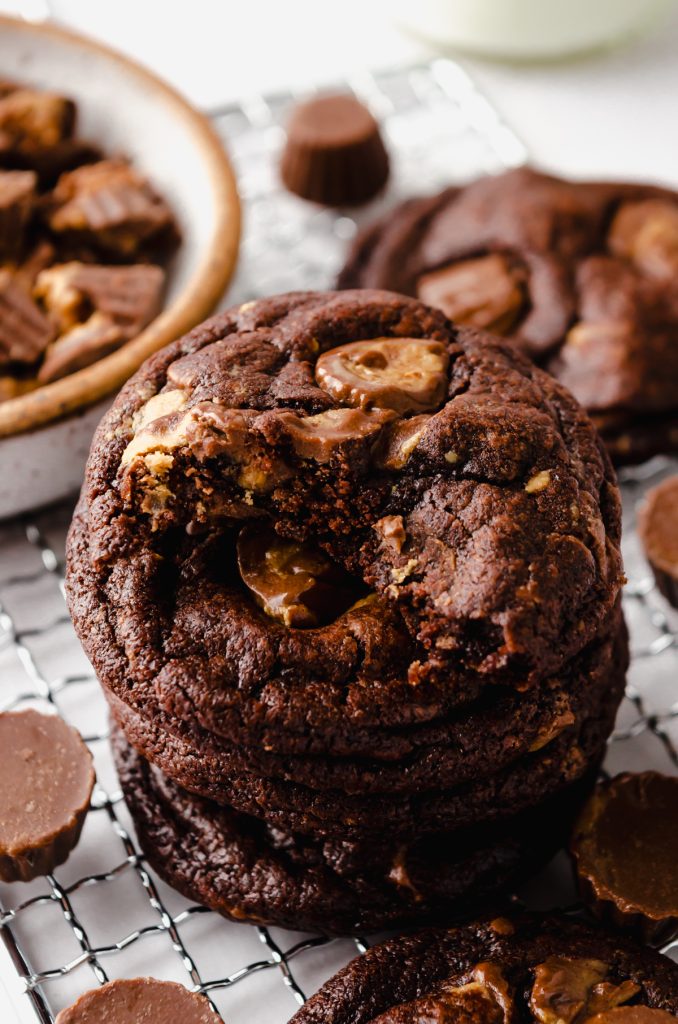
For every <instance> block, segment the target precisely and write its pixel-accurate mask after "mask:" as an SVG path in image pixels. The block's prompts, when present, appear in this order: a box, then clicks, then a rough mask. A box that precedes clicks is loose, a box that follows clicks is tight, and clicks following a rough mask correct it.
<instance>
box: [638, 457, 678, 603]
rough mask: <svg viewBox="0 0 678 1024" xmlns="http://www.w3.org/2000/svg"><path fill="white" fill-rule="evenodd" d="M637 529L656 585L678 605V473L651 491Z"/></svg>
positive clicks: (668, 598)
mask: <svg viewBox="0 0 678 1024" xmlns="http://www.w3.org/2000/svg"><path fill="white" fill-rule="evenodd" d="M638 532H639V533H640V539H641V541H642V543H643V547H644V548H645V554H646V555H647V560H648V562H649V563H650V565H651V566H652V571H653V573H654V578H655V580H656V581H657V587H658V588H659V590H660V591H661V593H662V594H663V595H664V597H665V598H666V600H667V601H670V602H671V604H672V605H673V606H674V608H678V474H676V475H675V476H670V477H668V478H667V479H666V480H663V481H662V482H661V483H660V484H658V485H657V487H653V488H652V490H650V491H648V494H647V497H646V499H645V503H644V505H643V507H642V509H641V511H640V516H639V519H638Z"/></svg>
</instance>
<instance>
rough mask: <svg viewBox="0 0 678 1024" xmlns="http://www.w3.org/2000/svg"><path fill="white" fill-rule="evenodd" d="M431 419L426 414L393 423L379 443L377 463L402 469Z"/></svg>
mask: <svg viewBox="0 0 678 1024" xmlns="http://www.w3.org/2000/svg"><path fill="white" fill-rule="evenodd" d="M430 419H431V417H430V416H427V415H425V414H424V415H421V416H411V417H410V419H408V420H398V421H397V422H396V423H393V424H392V425H391V426H390V427H389V428H388V430H386V431H384V436H383V438H382V440H381V441H380V443H379V447H378V450H377V452H376V455H375V460H374V461H375V463H376V465H377V466H379V467H380V468H381V469H394V470H395V469H402V468H403V466H405V465H406V463H407V461H408V459H409V458H410V456H411V455H412V452H413V451H414V449H415V448H416V447H417V445H418V444H419V442H420V441H421V439H422V437H423V436H424V432H425V431H426V425H427V423H428V422H429V420H430ZM448 461H449V462H452V459H448ZM454 461H455V462H456V461H457V459H456V458H455V459H454Z"/></svg>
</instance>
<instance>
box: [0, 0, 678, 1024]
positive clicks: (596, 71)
mask: <svg viewBox="0 0 678 1024" xmlns="http://www.w3.org/2000/svg"><path fill="white" fill-rule="evenodd" d="M43 2H44V0H25V2H24V3H23V4H22V3H21V2H20V0H16V2H15V3H12V2H8V0H5V2H3V0H0V10H7V11H16V10H17V9H21V8H22V7H23V10H24V11H25V10H26V9H27V7H28V5H29V3H30V5H32V7H33V9H34V11H36V12H39V11H40V9H41V7H42V5H43ZM415 2H416V0H415ZM498 2H501V0H498ZM593 2H595V0H593ZM45 6H49V9H50V11H51V13H52V15H53V16H54V17H55V18H56V19H57V20H60V21H62V22H63V23H64V24H66V25H70V26H72V27H74V28H77V29H80V30H82V31H85V32H87V33H89V34H90V35H92V36H95V37H98V38H100V39H102V40H105V41H106V42H108V43H109V44H111V45H113V46H116V47H117V48H119V49H121V50H123V51H125V52H127V53H129V54H130V55H133V56H134V57H136V58H137V59H140V60H141V61H143V62H144V63H146V64H147V65H149V66H150V67H152V68H153V69H154V70H156V71H157V72H159V73H160V74H162V75H163V76H164V77H165V78H167V79H168V80H169V81H171V82H172V83H173V84H175V85H176V86H178V87H179V88H180V89H181V90H182V91H183V92H184V93H185V94H186V95H187V96H188V97H189V98H190V99H192V100H193V101H194V102H195V103H197V104H198V105H199V106H202V107H206V108H209V107H213V106H217V105H219V104H221V103H224V102H227V101H228V100H230V99H234V98H236V97H241V96H243V95H247V94H252V93H256V92H265V91H268V90H275V89H276V88H279V87H286V86H289V85H295V86H298V87H299V89H300V90H303V88H304V87H305V86H307V85H309V84H311V83H316V82H323V81H331V80H332V79H333V78H335V79H336V78H339V77H342V76H345V75H346V74H348V73H351V72H355V71H359V70H361V69H364V68H370V67H385V66H391V65H397V64H405V63H412V62H415V61H418V60H425V59H426V58H427V57H430V56H434V55H435V54H436V53H437V52H439V51H436V50H435V49H433V48H432V47H431V46H429V45H427V44H425V43H424V42H422V41H419V40H416V39H414V38H413V37H411V36H409V35H407V34H405V33H403V32H401V31H400V30H398V28H397V27H396V26H395V25H394V24H393V22H392V19H391V17H390V14H389V7H390V4H389V0H343V2H342V3H341V4H332V5H330V4H326V3H323V2H322V0H320V2H319V0H286V2H284V3H282V2H279V0H248V2H246V3H240V2H238V3H236V2H234V0H223V2H221V3H217V2H216V0H191V2H190V3H187V2H178V0H170V2H169V3H167V2H166V0H116V2H115V3H103V2H101V0H98V2H95V3H92V2H91V0H52V2H51V3H49V4H48V5H47V4H45ZM461 59H462V63H463V64H464V65H465V67H466V68H467V70H468V71H469V72H470V73H471V74H472V75H473V76H474V77H475V79H476V81H477V82H478V83H479V84H480V85H481V87H483V88H484V90H485V91H486V93H487V95H488V96H489V97H490V99H491V100H492V101H493V102H494V103H495V105H496V106H497V107H498V108H499V109H500V110H501V112H502V113H503V114H504V115H505V117H506V119H507V121H508V122H509V123H510V124H511V125H512V127H513V128H514V129H515V130H516V132H517V133H518V134H519V135H520V137H521V138H522V140H523V141H524V142H525V144H526V146H527V148H528V151H529V153H530V155H531V158H532V159H533V160H534V161H535V162H536V163H539V164H541V165H542V166H544V167H547V168H549V169H553V170H555V171H559V172H562V173H565V174H570V175H573V176H587V175H591V176H606V175H609V176H613V177H619V178H624V177H630V178H645V179H648V180H656V181H662V182H667V183H670V184H674V185H678V132H677V131H676V128H675V120H676V98H677V97H678V2H676V0H674V2H673V4H672V7H671V9H670V11H669V13H668V15H667V16H666V17H665V19H664V20H663V22H662V23H661V24H659V25H657V26H656V27H655V28H654V29H653V30H652V31H651V32H650V33H648V34H647V35H646V36H644V37H642V38H641V39H639V40H637V41H635V42H634V44H633V45H630V46H627V47H624V48H619V49H614V50H612V51H610V52H606V53H599V54H596V55H593V56H589V57H586V58H579V59H577V60H570V61H563V62H561V63H550V64H541V65H538V64H533V65H508V64H497V63H490V62H487V61H482V60H479V59H475V58H471V57H468V56H463V57H462V58H461ZM21 1003H23V1000H21V1001H20V1004H21ZM14 1005H15V1000H14V999H12V998H11V997H10V996H9V994H6V995H4V994H3V991H2V989H1V988H0V1021H2V1022H3V1024H5V1022H6V1024H14V1022H15V1021H17V1022H18V1021H19V1020H20V1018H19V1017H18V1016H17V1015H16V1012H17V1011H15V1010H14V1009H13V1008H12V1007H13V1006H14ZM28 1019H30V1018H28Z"/></svg>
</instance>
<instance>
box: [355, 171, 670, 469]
mask: <svg viewBox="0 0 678 1024" xmlns="http://www.w3.org/2000/svg"><path fill="white" fill-rule="evenodd" d="M677 282H678V195H677V194H676V193H675V192H672V191H670V190H669V189H662V188H656V187H653V186H649V185H647V186H645V185H636V184H617V183H614V184H606V183H599V182H570V181H564V180H560V179H558V178H555V177H550V176H547V175H545V174H539V173H537V172H536V171H533V170H530V169H528V168H520V169H519V170H515V171H510V172H508V173H505V174H501V175H498V176H497V177H491V178H483V179H480V180H479V181H476V182H473V183H471V184H470V185H468V186H466V187H463V188H457V187H453V188H448V189H446V190H445V191H443V192H441V193H440V194H439V195H436V196H431V197H426V198H423V199H414V200H408V201H406V202H405V203H402V204H401V205H400V206H399V207H397V208H396V209H395V210H390V211H388V212H387V213H386V214H385V215H384V216H383V217H382V218H381V219H380V220H379V221H377V223H375V224H373V225H371V226H370V227H368V228H367V229H366V230H364V231H363V232H362V233H361V235H360V236H359V237H358V239H357V240H356V242H355V243H354V244H353V246H352V248H351V250H350V252H349V254H348V258H347V261H346V265H345V267H344V269H343V271H342V272H341V275H340V278H339V284H340V286H341V287H344V288H356V287H366V288H390V289H393V290H394V291H398V292H402V293H403V294H405V295H416V296H418V297H419V298H420V299H422V300H423V301H424V302H427V303H428V304H429V305H433V306H437V307H439V308H440V309H442V310H443V311H444V312H445V313H446V314H447V315H448V316H449V317H450V318H451V319H452V320H454V321H456V322H457V323H461V324H469V325H472V326H476V327H481V328H485V329H487V330H491V331H493V332H494V333H497V334H501V335H504V336H506V337H509V338H511V339H512V340H513V341H514V343H515V344H516V345H517V346H519V347H520V348H521V349H523V350H524V351H525V352H527V354H528V355H530V356H531V357H532V358H533V359H535V360H536V361H537V362H538V363H539V364H540V365H542V366H544V367H545V368H546V369H548V370H550V371H551V372H552V373H554V374H555V376H556V377H558V378H559V380H561V381H562V383H564V384H565V385H566V386H567V387H568V388H570V390H571V391H572V392H573V393H574V395H575V397H576V398H577V399H578V400H579V401H580V402H581V403H582V405H583V406H584V407H585V408H586V409H587V410H588V411H589V412H590V413H591V415H592V416H593V418H594V419H595V420H596V423H597V425H598V427H599V429H600V431H601V433H602V435H603V437H604V439H605V441H606V443H607V444H608V447H609V449H610V451H611V453H612V454H613V456H614V457H615V459H616V460H617V461H619V462H634V461H640V460H642V459H645V458H647V457H649V456H650V455H653V454H655V453H657V452H663V451H676V450H678V344H677V343H676V342H677V340H678V284H677Z"/></svg>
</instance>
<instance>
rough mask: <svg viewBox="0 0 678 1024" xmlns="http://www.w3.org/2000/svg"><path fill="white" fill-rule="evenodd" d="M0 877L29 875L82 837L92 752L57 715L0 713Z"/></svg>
mask: <svg viewBox="0 0 678 1024" xmlns="http://www.w3.org/2000/svg"><path fill="white" fill-rule="evenodd" d="M0 777H1V778H2V786H1V787H0V879H2V881H4V882H13V881H18V880H21V881H24V882H27V881H30V879H31V878H36V877H37V876H38V875H46V874H48V873H49V872H50V871H52V870H53V869H54V868H55V867H56V866H57V865H58V864H62V863H63V862H64V861H65V860H66V858H67V857H68V855H69V853H70V852H71V850H72V849H73V847H74V846H75V845H76V843H77V842H78V839H79V838H80V833H81V831H82V826H83V824H84V822H85V816H86V814H87V810H88V808H89V801H90V796H91V794H92V789H93V787H94V768H93V767H92V755H91V754H90V752H89V750H88V749H87V747H86V746H85V744H84V743H83V741H82V739H81V738H80V734H79V733H78V732H76V730H75V729H72V728H71V726H70V725H67V724H66V722H64V721H63V719H62V718H59V717H58V716H57V715H43V714H40V713H39V712H38V711H34V710H32V709H30V710H28V711H12V712H4V713H3V714H0Z"/></svg>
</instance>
